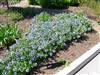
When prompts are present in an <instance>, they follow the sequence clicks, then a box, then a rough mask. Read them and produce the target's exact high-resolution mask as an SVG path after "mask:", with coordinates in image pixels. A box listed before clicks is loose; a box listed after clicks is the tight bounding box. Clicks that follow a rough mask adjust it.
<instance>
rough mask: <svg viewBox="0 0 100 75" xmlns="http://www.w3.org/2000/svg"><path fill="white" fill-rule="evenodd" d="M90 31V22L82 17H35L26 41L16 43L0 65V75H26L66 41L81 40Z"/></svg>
mask: <svg viewBox="0 0 100 75" xmlns="http://www.w3.org/2000/svg"><path fill="white" fill-rule="evenodd" d="M46 17H49V18H46ZM91 29H92V27H91V22H90V21H89V19H88V18H87V17H86V16H84V15H83V14H81V13H70V14H66V13H62V14H58V15H55V16H53V17H51V16H50V15H49V14H47V13H41V14H40V15H37V16H36V17H34V19H33V23H32V25H31V26H30V28H29V31H28V33H27V35H26V37H25V38H21V39H19V40H16V44H14V45H12V46H11V47H10V50H9V51H8V52H7V54H6V56H5V58H4V59H2V60H1V61H0V74H1V75H25V74H26V73H27V72H29V71H30V70H31V69H32V68H34V67H36V66H37V65H38V64H40V63H41V61H43V60H46V59H47V58H48V57H50V56H52V55H53V54H54V53H56V52H57V50H58V49H59V48H63V47H64V46H66V45H67V42H68V41H72V40H73V39H77V38H80V37H81V35H83V34H84V33H85V32H88V31H91Z"/></svg>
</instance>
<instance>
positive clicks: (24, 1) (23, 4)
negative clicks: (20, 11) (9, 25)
mask: <svg viewBox="0 0 100 75" xmlns="http://www.w3.org/2000/svg"><path fill="white" fill-rule="evenodd" d="M10 6H14V7H28V6H29V2H28V0H21V1H20V3H17V4H15V5H10Z"/></svg>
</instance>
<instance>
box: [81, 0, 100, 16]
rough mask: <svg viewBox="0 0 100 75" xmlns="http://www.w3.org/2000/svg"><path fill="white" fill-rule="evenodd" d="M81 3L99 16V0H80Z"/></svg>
mask: <svg viewBox="0 0 100 75" xmlns="http://www.w3.org/2000/svg"><path fill="white" fill-rule="evenodd" d="M80 3H81V5H83V6H88V7H90V8H92V9H93V10H94V11H95V12H96V14H97V15H99V16H100V0H80Z"/></svg>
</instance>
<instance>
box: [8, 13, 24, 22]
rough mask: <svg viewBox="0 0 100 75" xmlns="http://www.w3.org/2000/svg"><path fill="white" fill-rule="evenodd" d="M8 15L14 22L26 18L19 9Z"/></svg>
mask: <svg viewBox="0 0 100 75" xmlns="http://www.w3.org/2000/svg"><path fill="white" fill-rule="evenodd" d="M8 17H9V18H10V19H11V20H12V21H14V22H17V21H19V20H22V19H23V18H24V17H23V15H22V14H21V13H19V12H17V11H15V12H13V11H12V12H8Z"/></svg>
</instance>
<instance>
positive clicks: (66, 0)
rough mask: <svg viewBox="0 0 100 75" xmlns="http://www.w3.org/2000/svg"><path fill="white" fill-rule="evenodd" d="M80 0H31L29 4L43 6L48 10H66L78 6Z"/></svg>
mask: <svg viewBox="0 0 100 75" xmlns="http://www.w3.org/2000/svg"><path fill="white" fill-rule="evenodd" d="M78 2H79V1H78V0H29V4H32V5H33V4H35V5H41V6H42V7H46V8H47V7H48V8H65V7H67V6H69V5H76V4H78Z"/></svg>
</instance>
